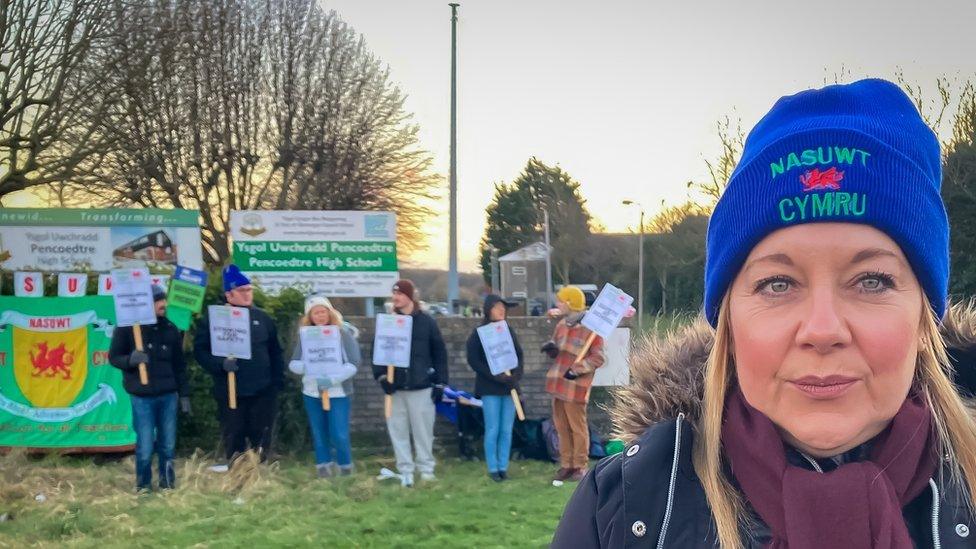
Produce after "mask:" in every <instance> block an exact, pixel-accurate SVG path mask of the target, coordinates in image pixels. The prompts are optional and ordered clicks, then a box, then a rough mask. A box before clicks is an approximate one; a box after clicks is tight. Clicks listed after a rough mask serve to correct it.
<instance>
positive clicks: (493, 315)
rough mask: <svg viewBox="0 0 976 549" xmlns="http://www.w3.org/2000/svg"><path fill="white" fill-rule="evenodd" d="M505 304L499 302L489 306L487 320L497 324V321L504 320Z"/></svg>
mask: <svg viewBox="0 0 976 549" xmlns="http://www.w3.org/2000/svg"><path fill="white" fill-rule="evenodd" d="M505 312H506V311H505V304H504V303H502V302H501V301H499V302H498V303H495V304H494V305H492V306H491V309H489V310H488V320H491V321H492V322H498V321H499V320H505Z"/></svg>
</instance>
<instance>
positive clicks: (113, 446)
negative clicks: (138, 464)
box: [0, 296, 135, 451]
mask: <svg viewBox="0 0 976 549" xmlns="http://www.w3.org/2000/svg"><path fill="white" fill-rule="evenodd" d="M114 324H115V313H114V309H113V305H112V298H111V297H108V296H85V297H75V298H56V297H41V298H32V297H9V296H0V446H3V447H27V448H45V449H62V450H66V449H72V450H88V451H91V450H95V451H99V450H100V451H115V450H127V449H130V448H131V447H132V445H133V444H134V443H135V433H134V432H133V430H132V408H131V404H130V402H129V397H128V394H126V392H125V390H124V389H123V387H122V373H121V372H120V371H119V370H117V369H115V368H113V367H112V366H111V365H110V364H109V361H108V350H109V344H110V342H111V339H112V329H113V327H114Z"/></svg>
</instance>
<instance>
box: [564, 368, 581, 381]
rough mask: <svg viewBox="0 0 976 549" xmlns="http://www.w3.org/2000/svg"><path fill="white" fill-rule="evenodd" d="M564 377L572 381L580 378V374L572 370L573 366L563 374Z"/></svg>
mask: <svg viewBox="0 0 976 549" xmlns="http://www.w3.org/2000/svg"><path fill="white" fill-rule="evenodd" d="M563 377H564V378H566V379H568V380H570V381H572V380H574V379H576V378H578V377H579V374H577V373H576V372H574V371H573V370H572V368H570V369H569V370H566V373H565V374H563Z"/></svg>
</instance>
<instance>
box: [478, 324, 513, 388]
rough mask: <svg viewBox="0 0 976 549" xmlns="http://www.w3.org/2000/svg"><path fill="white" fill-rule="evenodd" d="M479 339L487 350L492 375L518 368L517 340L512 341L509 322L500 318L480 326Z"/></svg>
mask: <svg viewBox="0 0 976 549" xmlns="http://www.w3.org/2000/svg"><path fill="white" fill-rule="evenodd" d="M478 339H480V340H481V347H482V348H483V349H484V350H485V358H487V359H488V369H489V370H491V375H494V376H497V375H500V374H504V373H505V372H506V371H509V370H514V369H515V368H518V354H516V352H515V342H514V341H512V332H511V330H510V329H509V327H508V322H505V321H504V320H499V321H498V322H491V323H489V324H485V325H484V326H481V327H479V328H478Z"/></svg>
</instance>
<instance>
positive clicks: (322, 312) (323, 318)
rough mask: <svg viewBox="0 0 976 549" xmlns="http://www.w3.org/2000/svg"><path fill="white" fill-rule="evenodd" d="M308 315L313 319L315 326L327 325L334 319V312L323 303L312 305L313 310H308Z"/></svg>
mask: <svg viewBox="0 0 976 549" xmlns="http://www.w3.org/2000/svg"><path fill="white" fill-rule="evenodd" d="M308 316H309V318H311V319H312V324H314V325H315V326H325V325H326V324H328V323H329V322H330V321H331V320H332V314H331V313H329V309H328V308H326V307H323V306H322V305H316V306H314V307H312V310H311V311H309V312H308Z"/></svg>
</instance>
